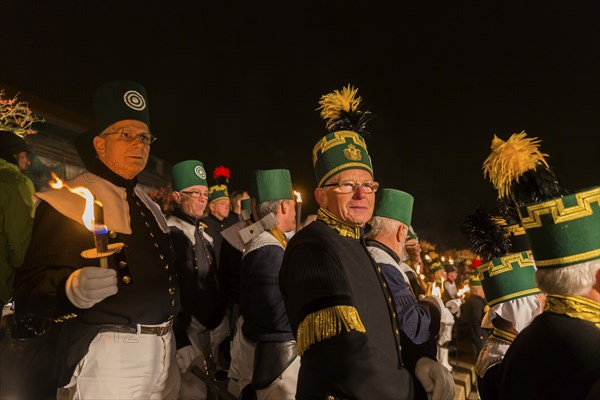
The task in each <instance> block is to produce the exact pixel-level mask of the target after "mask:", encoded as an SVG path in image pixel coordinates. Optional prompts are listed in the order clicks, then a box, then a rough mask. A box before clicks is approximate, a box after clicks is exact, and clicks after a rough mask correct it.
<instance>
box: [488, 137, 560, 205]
mask: <svg viewBox="0 0 600 400" xmlns="http://www.w3.org/2000/svg"><path fill="white" fill-rule="evenodd" d="M526 136H527V134H526V133H525V131H522V132H521V133H515V134H513V135H512V136H511V137H510V138H509V139H508V140H507V141H504V140H502V139H500V138H498V137H497V136H496V135H494V139H493V140H492V146H491V148H492V153H491V154H490V155H489V156H488V157H487V158H486V160H485V161H484V162H483V176H484V178H485V177H489V180H490V181H491V182H492V184H493V185H494V187H495V188H496V190H497V191H498V196H499V197H505V196H508V195H509V194H510V187H511V185H512V184H513V182H518V181H519V178H520V177H521V175H523V174H524V173H525V172H527V171H529V170H534V169H536V168H537V166H538V165H539V164H544V165H545V166H546V167H547V168H549V166H548V163H547V162H546V159H545V158H544V157H547V156H548V154H543V153H542V152H540V151H539V149H538V147H539V143H540V142H541V141H540V140H538V139H537V138H528V137H526Z"/></svg>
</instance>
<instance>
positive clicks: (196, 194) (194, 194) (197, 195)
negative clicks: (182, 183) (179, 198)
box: [179, 191, 208, 199]
mask: <svg viewBox="0 0 600 400" xmlns="http://www.w3.org/2000/svg"><path fill="white" fill-rule="evenodd" d="M179 193H182V194H185V195H188V196H190V197H193V198H194V199H199V198H200V197H208V192H184V191H181V192H179Z"/></svg>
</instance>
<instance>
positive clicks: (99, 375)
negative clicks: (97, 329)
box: [56, 330, 180, 400]
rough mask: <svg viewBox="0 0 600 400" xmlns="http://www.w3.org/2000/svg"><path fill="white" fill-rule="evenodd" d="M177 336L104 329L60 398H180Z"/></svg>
mask: <svg viewBox="0 0 600 400" xmlns="http://www.w3.org/2000/svg"><path fill="white" fill-rule="evenodd" d="M175 351H176V347H175V336H174V335H173V331H172V330H170V331H169V332H168V333H167V334H165V335H163V336H157V335H154V334H133V333H123V332H101V333H99V334H98V335H96V337H95V338H94V340H93V341H92V343H91V344H90V347H89V350H88V352H87V354H86V355H85V356H84V357H83V358H82V359H81V361H80V362H79V364H78V365H77V367H76V368H75V371H74V373H73V376H72V377H71V381H70V382H69V384H67V386H65V387H64V388H59V389H58V390H57V396H56V397H57V399H59V400H67V399H70V400H79V399H85V400H88V399H102V400H108V399H120V400H121V399H140V400H142V399H143V400H148V399H177V398H178V396H179V384H180V374H179V371H178V369H177V364H176V362H175Z"/></svg>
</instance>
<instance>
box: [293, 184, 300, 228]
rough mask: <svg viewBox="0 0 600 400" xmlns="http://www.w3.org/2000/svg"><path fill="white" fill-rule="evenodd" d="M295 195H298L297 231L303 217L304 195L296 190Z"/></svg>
mask: <svg viewBox="0 0 600 400" xmlns="http://www.w3.org/2000/svg"><path fill="white" fill-rule="evenodd" d="M294 196H296V232H298V230H299V229H300V221H301V218H302V195H301V194H300V192H297V191H295V190H294Z"/></svg>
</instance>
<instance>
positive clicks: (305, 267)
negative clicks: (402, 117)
mask: <svg viewBox="0 0 600 400" xmlns="http://www.w3.org/2000/svg"><path fill="white" fill-rule="evenodd" d="M355 95H356V90H355V89H353V88H351V87H347V88H344V89H343V90H342V91H335V92H334V93H332V94H329V95H326V96H323V97H322V99H321V102H320V103H321V105H322V106H323V109H322V113H321V114H322V115H323V116H324V117H326V118H328V120H329V124H328V126H329V127H331V130H333V132H332V133H329V134H328V135H326V136H324V137H323V138H322V139H320V140H319V141H318V143H317V144H316V145H315V147H314V149H313V166H314V168H315V175H316V178H317V188H316V189H315V192H314V195H315V199H316V201H317V203H318V204H319V207H320V208H319V210H318V212H317V215H318V216H317V221H315V222H313V223H311V224H309V225H308V226H306V227H305V228H303V229H301V230H300V231H298V233H297V234H295V235H294V236H293V237H292V239H291V240H290V242H289V243H288V247H287V248H286V251H285V255H284V259H283V264H282V268H281V272H280V275H279V284H280V288H281V292H282V293H283V298H284V301H285V306H286V310H287V314H288V317H289V320H290V325H291V328H292V332H293V333H294V335H295V336H296V339H297V342H298V354H299V355H300V356H301V365H300V372H299V376H298V388H297V393H296V397H297V398H298V399H305V398H327V397H328V396H332V397H338V398H377V399H412V398H413V396H414V394H413V384H412V379H411V376H410V374H409V372H408V371H407V370H406V369H405V368H404V367H403V362H402V357H401V343H400V331H399V328H398V322H397V319H396V318H394V316H393V315H394V313H395V309H394V304H393V298H392V294H391V292H390V290H389V288H388V287H387V284H386V282H385V278H384V277H383V274H382V272H381V268H378V267H377V265H376V264H375V262H374V261H373V259H372V258H371V257H370V255H369V252H368V250H367V248H366V245H365V241H364V232H363V229H364V226H365V223H366V222H367V221H369V219H370V218H371V216H372V214H373V207H374V202H375V191H376V189H377V183H376V182H375V180H374V177H373V167H372V165H371V159H370V157H369V154H368V153H367V146H366V143H365V141H364V139H363V138H362V136H361V135H360V134H359V132H364V130H363V129H362V128H364V126H365V125H364V124H363V123H362V122H366V121H365V118H367V117H368V113H361V112H360V110H359V109H358V105H359V104H360V98H356V97H355ZM361 115H362V116H363V117H364V118H362V120H361V119H360V117H361ZM346 117H347V118H346ZM351 117H356V118H351ZM353 122H354V123H353ZM359 127H361V129H359Z"/></svg>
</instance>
